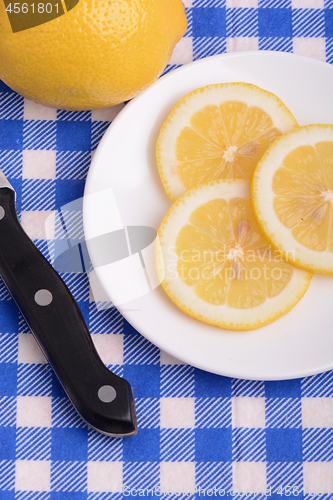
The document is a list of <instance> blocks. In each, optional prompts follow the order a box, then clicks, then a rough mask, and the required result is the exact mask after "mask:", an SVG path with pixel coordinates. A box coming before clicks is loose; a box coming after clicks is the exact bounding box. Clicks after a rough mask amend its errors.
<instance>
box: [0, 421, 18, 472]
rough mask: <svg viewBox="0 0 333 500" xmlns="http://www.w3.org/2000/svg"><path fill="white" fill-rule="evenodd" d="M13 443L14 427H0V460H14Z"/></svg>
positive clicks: (14, 439)
mask: <svg viewBox="0 0 333 500" xmlns="http://www.w3.org/2000/svg"><path fill="white" fill-rule="evenodd" d="M15 441H16V429H15V427H0V450H1V460H15ZM0 481H1V479H0Z"/></svg>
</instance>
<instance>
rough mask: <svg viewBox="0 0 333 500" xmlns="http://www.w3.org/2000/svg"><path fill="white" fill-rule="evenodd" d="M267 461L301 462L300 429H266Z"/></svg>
mask: <svg viewBox="0 0 333 500" xmlns="http://www.w3.org/2000/svg"><path fill="white" fill-rule="evenodd" d="M266 458H267V462H301V461H302V458H303V453H302V429H295V428H293V429H266Z"/></svg>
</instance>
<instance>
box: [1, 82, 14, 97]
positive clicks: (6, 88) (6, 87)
mask: <svg viewBox="0 0 333 500" xmlns="http://www.w3.org/2000/svg"><path fill="white" fill-rule="evenodd" d="M0 92H6V93H10V94H16V92H15V91H14V90H12V89H11V88H10V87H8V86H7V85H6V84H5V82H3V81H2V80H0Z"/></svg>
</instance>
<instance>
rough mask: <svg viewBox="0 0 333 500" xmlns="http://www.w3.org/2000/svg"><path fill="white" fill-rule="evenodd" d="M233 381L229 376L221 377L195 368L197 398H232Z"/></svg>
mask: <svg viewBox="0 0 333 500" xmlns="http://www.w3.org/2000/svg"><path fill="white" fill-rule="evenodd" d="M231 382H232V379H231V378H229V377H221V376H220V375H215V374H214V373H209V372H205V371H203V370H198V369H197V368H196V369H195V370H194V384H195V396H196V397H197V398H204V397H206V398H207V397H210V398H230V397H231Z"/></svg>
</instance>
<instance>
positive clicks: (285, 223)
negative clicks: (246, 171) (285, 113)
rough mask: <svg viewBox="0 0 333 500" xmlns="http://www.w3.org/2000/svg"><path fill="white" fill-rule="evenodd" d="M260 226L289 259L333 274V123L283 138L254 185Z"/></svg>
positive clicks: (259, 170) (258, 170)
mask: <svg viewBox="0 0 333 500" xmlns="http://www.w3.org/2000/svg"><path fill="white" fill-rule="evenodd" d="M252 200H253V207H254V211H255V214H256V216H257V218H258V220H259V224H260V226H261V228H262V230H263V231H264V233H265V234H266V236H267V238H268V239H269V240H270V241H271V242H272V244H273V245H274V246H276V247H278V248H279V249H280V250H281V251H282V252H283V256H284V258H285V259H287V260H288V261H289V262H290V263H292V264H294V265H295V266H297V267H300V268H301V269H306V270H308V271H310V272H313V273H320V274H329V275H333V125H307V126H305V127H299V128H297V129H295V130H293V131H292V132H289V133H287V134H285V135H284V136H282V137H279V138H278V139H277V140H276V142H274V144H272V146H271V147H270V148H269V149H268V151H267V152H266V154H265V155H264V156H263V158H262V160H261V161H260V162H259V164H258V166H257V168H256V170H255V173H254V176H253V182H252Z"/></svg>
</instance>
